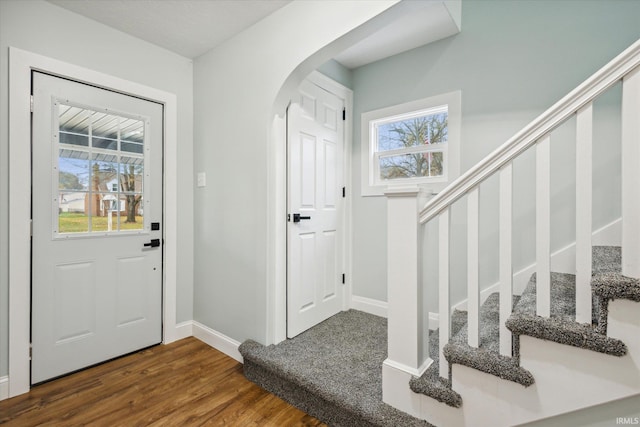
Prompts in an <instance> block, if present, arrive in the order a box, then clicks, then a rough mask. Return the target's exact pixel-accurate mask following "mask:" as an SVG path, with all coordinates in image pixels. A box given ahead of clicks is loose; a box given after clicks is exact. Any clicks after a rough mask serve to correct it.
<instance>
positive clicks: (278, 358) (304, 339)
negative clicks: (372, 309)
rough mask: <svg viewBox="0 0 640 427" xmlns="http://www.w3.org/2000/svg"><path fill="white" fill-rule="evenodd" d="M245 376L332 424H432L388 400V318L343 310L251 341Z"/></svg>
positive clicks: (243, 348) (243, 351)
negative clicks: (289, 332)
mask: <svg viewBox="0 0 640 427" xmlns="http://www.w3.org/2000/svg"><path fill="white" fill-rule="evenodd" d="M239 351H240V353H241V354H242V356H243V357H244V373H245V376H246V377H247V378H248V379H249V380H251V381H253V382H255V383H256V384H258V385H260V386H261V387H262V388H264V389H266V390H268V391H270V392H271V393H274V394H275V395H277V396H280V397H281V398H283V399H285V400H287V401H288V402H289V403H291V404H292V405H294V406H297V407H299V408H301V409H302V410H304V411H305V412H307V413H309V414H310V415H312V416H315V417H316V418H318V419H320V420H321V421H323V422H325V423H327V424H329V425H331V426H398V425H402V426H429V425H430V424H429V423H427V422H426V421H424V420H419V419H417V418H414V417H412V416H410V415H408V414H406V413H404V412H401V411H399V410H397V409H395V408H393V407H391V406H389V405H387V404H385V403H383V402H382V372H381V366H382V362H383V361H384V360H385V359H386V357H387V321H386V319H384V318H381V317H378V316H373V315H371V314H367V313H363V312H360V311H356V310H349V311H346V312H341V313H338V314H337V315H335V316H333V317H331V318H329V319H328V320H326V321H324V322H322V323H320V324H319V325H317V326H315V327H313V328H311V329H309V330H308V331H306V332H303V333H302V334H300V335H298V336H297V337H295V338H292V339H289V340H286V341H284V342H282V343H279V344H277V345H270V346H263V345H261V344H259V343H256V342H255V341H251V340H248V341H245V342H244V343H243V344H241V345H240V347H239Z"/></svg>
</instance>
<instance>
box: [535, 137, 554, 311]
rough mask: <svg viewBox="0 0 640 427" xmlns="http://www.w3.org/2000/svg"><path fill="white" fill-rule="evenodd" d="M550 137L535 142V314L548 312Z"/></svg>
mask: <svg viewBox="0 0 640 427" xmlns="http://www.w3.org/2000/svg"><path fill="white" fill-rule="evenodd" d="M550 146H551V137H550V136H549V135H546V136H544V137H543V138H542V139H540V140H538V141H537V142H536V291H537V292H536V313H537V314H538V316H542V317H549V316H550V315H551V268H550V267H551V266H550V261H551V251H550V248H551V245H550V240H551V207H550V205H551V203H550V202H551V179H550V178H551V167H550V166H551V147H550Z"/></svg>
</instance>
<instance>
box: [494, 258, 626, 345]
mask: <svg viewBox="0 0 640 427" xmlns="http://www.w3.org/2000/svg"><path fill="white" fill-rule="evenodd" d="M619 263H620V251H619V248H616V247H608V246H596V247H594V250H593V269H594V271H600V272H606V271H609V272H611V271H616V270H619V269H620V264H619ZM611 274H615V273H600V274H599V275H604V276H605V277H609V276H608V275H611ZM575 286H576V285H575V275H573V274H565V273H551V299H550V304H551V307H550V309H551V310H550V311H551V317H549V318H545V317H540V316H537V315H536V299H537V296H536V274H535V273H534V274H533V275H532V276H531V280H530V281H529V283H528V284H527V287H526V288H525V290H524V292H523V293H522V298H520V301H519V302H518V304H517V305H516V306H515V308H514V310H513V314H512V315H511V317H510V318H509V319H508V320H507V323H506V326H507V328H508V329H509V330H510V331H511V332H513V333H514V334H515V335H516V336H520V335H528V336H532V337H535V338H539V339H544V340H548V341H554V342H557V343H559V344H565V345H571V346H574V347H579V348H585V349H589V350H593V351H597V352H600V353H605V354H611V355H615V356H622V355H624V354H626V351H627V349H626V346H625V344H624V343H623V342H622V341H620V340H617V339H614V338H609V337H607V336H606V334H604V333H602V331H601V330H600V329H598V328H596V327H594V326H593V325H594V324H597V323H599V322H598V321H597V319H598V316H599V315H600V314H601V313H600V312H601V311H602V308H601V299H599V298H595V297H594V299H593V318H594V319H593V320H592V324H586V323H585V324H581V323H577V322H576V321H575V313H576V306H575V293H576V290H575ZM605 310H606V308H605ZM605 317H606V316H605ZM600 323H602V320H600ZM516 351H517V352H518V354H519V349H516ZM518 354H516V357H518Z"/></svg>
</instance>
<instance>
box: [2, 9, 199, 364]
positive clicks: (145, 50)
mask: <svg viewBox="0 0 640 427" xmlns="http://www.w3.org/2000/svg"><path fill="white" fill-rule="evenodd" d="M9 46H13V47H17V48H20V49H23V50H27V51H30V52H33V53H38V54H41V55H45V56H48V57H52V58H56V59H59V60H62V61H66V62H69V63H72V64H75V65H79V66H84V67H86V68H90V69H93V70H97V71H100V72H103V73H106V74H110V75H113V76H117V77H120V78H124V79H127V80H130V81H134V82H137V83H141V84H144V85H147V86H151V87H155V88H157V89H161V90H164V91H167V92H171V93H174V94H176V95H177V99H178V159H177V161H178V174H179V177H178V187H179V193H178V203H179V207H180V208H179V211H178V236H179V241H178V242H177V245H178V265H177V268H178V283H177V321H178V322H181V321H186V320H191V319H192V318H193V173H192V171H193V166H192V165H193V64H192V62H191V60H189V59H187V58H184V57H181V56H179V55H176V54H174V53H171V52H169V51H167V50H164V49H161V48H159V47H157V46H154V45H152V44H149V43H147V42H144V41H142V40H139V39H136V38H133V37H131V36H128V35H126V34H124V33H121V32H119V31H116V30H114V29H112V28H109V27H106V26H104V25H102V24H99V23H97V22H95V21H92V20H89V19H86V18H84V17H81V16H79V15H76V14H74V13H71V12H69V11H66V10H64V9H62V8H59V7H57V6H54V5H52V4H50V3H48V2H45V1H40V0H31V1H14V0H2V1H0V376H3V375H6V374H7V372H8V361H7V358H8V276H9V275H8V265H7V264H8V227H9V222H8V211H9V208H8V205H9V193H8V182H9V165H8V147H9V126H8V123H9V99H8V88H9V76H8V63H9V61H8V59H9ZM25 95H28V94H25Z"/></svg>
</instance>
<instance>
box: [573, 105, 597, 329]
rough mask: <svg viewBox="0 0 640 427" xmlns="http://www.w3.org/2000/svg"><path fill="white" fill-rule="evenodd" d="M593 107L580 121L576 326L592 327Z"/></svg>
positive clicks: (584, 110)
mask: <svg viewBox="0 0 640 427" xmlns="http://www.w3.org/2000/svg"><path fill="white" fill-rule="evenodd" d="M592 140H593V103H591V102H590V103H588V104H587V105H585V106H584V107H582V109H580V110H579V111H578V114H577V118H576V322H580V323H589V324H591V318H592V315H591V311H592V307H591V268H592V267H591V258H592V256H591V254H592V252H593V249H592V247H591V246H592V242H591V236H592V233H593V231H592V197H593V196H592V194H593V187H592V175H593V170H592V160H593V150H592Z"/></svg>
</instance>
